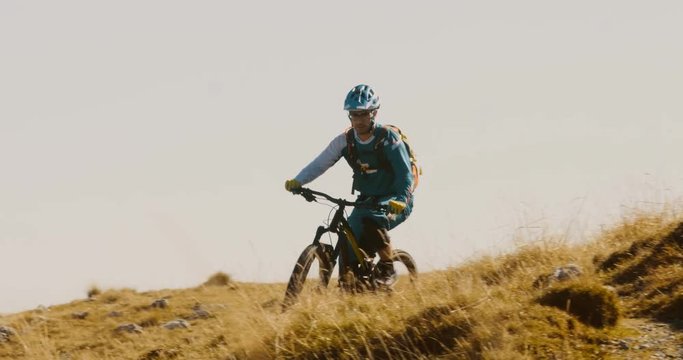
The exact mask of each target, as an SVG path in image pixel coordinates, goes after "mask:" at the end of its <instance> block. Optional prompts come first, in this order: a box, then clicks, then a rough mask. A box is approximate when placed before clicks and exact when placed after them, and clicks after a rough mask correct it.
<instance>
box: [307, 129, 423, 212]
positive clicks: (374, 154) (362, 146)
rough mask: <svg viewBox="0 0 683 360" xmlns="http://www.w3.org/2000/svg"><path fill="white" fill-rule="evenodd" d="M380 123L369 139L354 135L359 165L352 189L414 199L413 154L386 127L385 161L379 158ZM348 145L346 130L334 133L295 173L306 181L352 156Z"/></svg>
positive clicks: (356, 168)
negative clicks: (377, 146) (325, 145)
mask: <svg viewBox="0 0 683 360" xmlns="http://www.w3.org/2000/svg"><path fill="white" fill-rule="evenodd" d="M382 131H383V130H382V129H381V125H379V124H376V126H375V130H374V134H373V136H372V137H370V139H368V140H367V141H361V140H360V139H359V138H358V136H355V131H354V137H353V138H354V140H353V141H354V142H355V143H354V145H355V148H356V152H357V154H358V159H357V165H358V166H351V167H352V168H353V169H354V174H353V189H354V190H356V191H358V192H359V193H360V194H361V195H364V196H377V197H381V198H384V199H396V200H399V201H403V202H408V201H410V200H411V195H412V194H411V189H412V188H413V174H412V172H411V165H410V157H409V155H408V151H407V149H406V146H405V144H404V143H403V141H402V140H401V137H400V135H399V134H397V133H396V132H394V131H393V130H391V129H387V131H388V134H387V136H386V137H385V138H384V141H383V144H380V145H379V146H381V147H382V152H383V154H384V158H385V159H386V162H385V164H386V165H387V166H382V165H383V164H384V163H383V162H382V161H381V159H380V156H381V154H380V151H378V150H376V149H375V145H376V144H377V141H378V140H379V137H380V135H381V132H382ZM348 148H349V146H348V144H347V139H346V131H345V132H343V133H342V134H340V135H338V136H337V137H335V138H334V139H333V140H332V142H330V144H329V145H328V146H327V148H325V149H324V150H323V152H322V153H321V154H320V155H318V157H316V158H315V159H314V160H313V161H312V162H311V163H310V164H308V165H307V166H306V167H305V168H304V169H303V170H301V172H300V173H299V174H298V175H297V176H296V177H295V179H296V180H298V181H299V182H300V183H301V184H307V183H309V182H311V181H313V180H314V179H316V178H317V177H318V176H320V175H322V174H323V173H324V172H325V171H326V170H327V169H329V168H330V167H331V166H332V165H334V164H335V163H336V162H337V161H339V159H341V158H342V157H344V158H345V159H346V160H347V162H348V161H349V160H350V159H349V149H348Z"/></svg>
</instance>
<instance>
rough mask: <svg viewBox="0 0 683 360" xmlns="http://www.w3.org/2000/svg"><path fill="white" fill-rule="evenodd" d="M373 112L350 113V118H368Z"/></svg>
mask: <svg viewBox="0 0 683 360" xmlns="http://www.w3.org/2000/svg"><path fill="white" fill-rule="evenodd" d="M372 112H373V110H361V111H349V117H366V116H369V115H370V114H372Z"/></svg>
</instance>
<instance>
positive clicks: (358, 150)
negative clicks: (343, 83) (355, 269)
mask: <svg viewBox="0 0 683 360" xmlns="http://www.w3.org/2000/svg"><path fill="white" fill-rule="evenodd" d="M379 107H380V101H379V96H378V95H377V93H376V92H375V91H374V89H372V87H370V86H368V85H365V84H360V85H357V86H355V87H354V88H353V89H351V91H349V93H348V95H347V96H346V99H345V101H344V110H345V111H348V117H349V120H351V128H352V130H345V131H344V132H343V133H341V134H339V135H337V136H336V137H335V138H334V139H332V141H331V142H330V144H329V145H328V146H327V147H326V148H325V149H324V150H323V151H322V153H320V155H318V156H317V157H316V158H315V159H314V160H313V161H312V162H311V163H310V164H308V165H307V166H306V167H304V168H303V169H302V170H301V172H299V174H298V175H296V176H295V177H294V178H293V179H290V180H287V181H286V182H285V189H286V190H287V191H292V190H295V189H297V188H300V187H301V186H302V185H305V184H308V183H310V182H311V181H313V180H315V179H316V178H317V177H319V176H320V175H322V174H323V173H324V172H325V171H327V169H329V168H330V167H331V166H332V165H334V164H335V163H336V162H337V161H339V159H340V158H342V157H344V158H345V159H346V161H347V162H348V163H349V165H350V166H351V168H352V169H353V172H354V174H353V185H352V193H353V191H354V190H357V191H358V192H359V196H358V199H357V201H374V202H378V203H380V204H386V205H387V206H388V209H389V214H386V213H385V212H382V211H377V210H370V209H362V208H354V209H353V211H352V212H351V215H350V216H349V217H348V222H349V225H350V226H351V229H352V230H353V233H354V235H355V236H356V239H358V241H359V246H360V247H361V248H363V249H366V250H370V252H374V251H373V250H375V251H377V252H378V253H379V256H380V262H379V263H378V264H377V268H378V270H379V276H378V280H377V281H378V283H380V284H381V285H384V286H392V285H393V284H394V283H395V281H396V271H395V270H394V265H393V261H392V257H391V254H392V247H391V242H390V239H389V235H388V231H389V230H391V229H393V228H395V227H396V226H397V225H399V224H401V223H402V222H404V221H405V220H406V219H407V218H408V216H409V215H410V213H411V212H412V208H413V194H412V189H413V174H412V172H411V164H410V158H409V155H408V151H407V150H406V146H405V145H404V143H403V141H402V140H401V136H400V135H399V134H397V133H396V132H395V131H393V130H389V129H387V128H385V127H382V126H381V125H380V124H379V123H377V122H376V121H375V120H376V118H377V113H378V110H379ZM379 141H382V143H378V142H379ZM351 256H353V255H351Z"/></svg>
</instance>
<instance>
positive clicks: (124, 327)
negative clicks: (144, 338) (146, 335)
mask: <svg viewBox="0 0 683 360" xmlns="http://www.w3.org/2000/svg"><path fill="white" fill-rule="evenodd" d="M115 331H116V332H119V333H120V332H127V333H136V334H141V333H142V326H140V325H138V324H133V323H130V324H121V325H119V326H118V327H117V328H116V330H115Z"/></svg>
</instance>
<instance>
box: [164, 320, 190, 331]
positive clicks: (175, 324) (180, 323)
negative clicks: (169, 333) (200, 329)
mask: <svg viewBox="0 0 683 360" xmlns="http://www.w3.org/2000/svg"><path fill="white" fill-rule="evenodd" d="M162 326H163V327H165V328H166V329H169V330H173V329H187V328H189V327H190V323H189V322H187V321H185V320H183V319H176V320H173V321H169V322H167V323H166V324H164V325H162Z"/></svg>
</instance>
